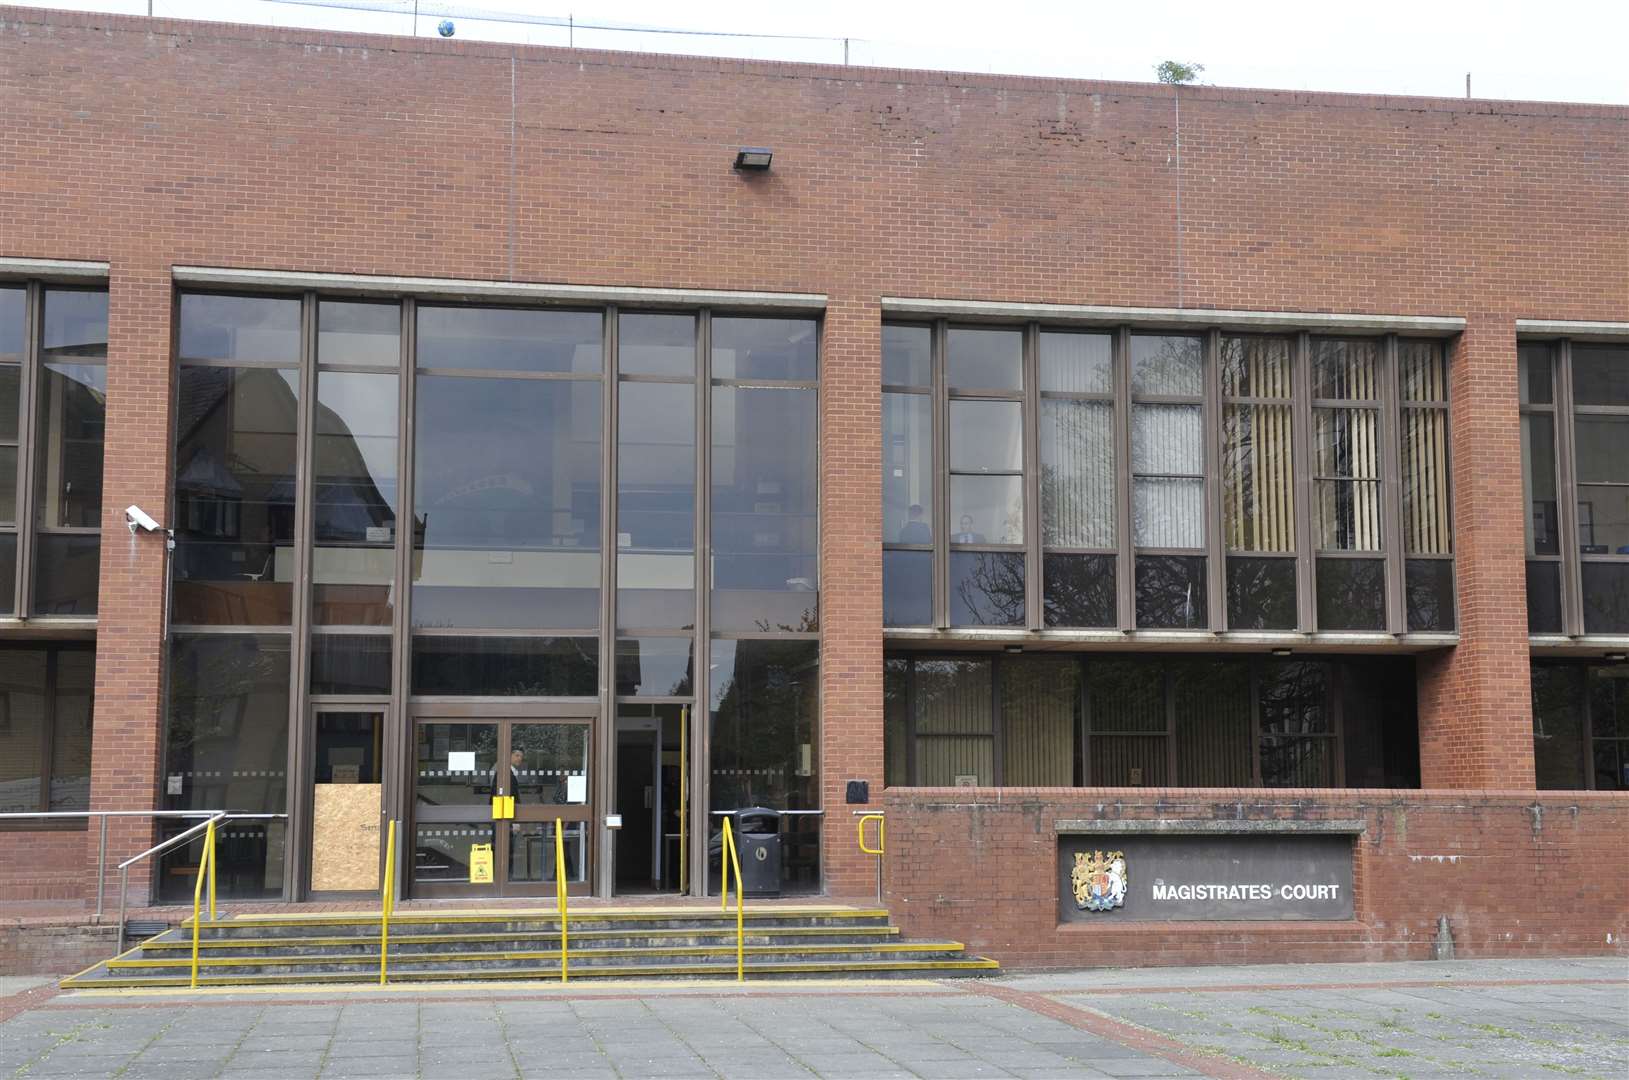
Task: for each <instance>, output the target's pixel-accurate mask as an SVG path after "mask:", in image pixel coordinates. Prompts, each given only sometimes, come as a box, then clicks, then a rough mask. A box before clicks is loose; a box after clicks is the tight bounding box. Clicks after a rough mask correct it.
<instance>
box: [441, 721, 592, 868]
mask: <svg viewBox="0 0 1629 1080" xmlns="http://www.w3.org/2000/svg"><path fill="white" fill-rule="evenodd" d="M413 742H414V754H413V761H414V766H413V829H412V840H413V861H412V867H413V871H412V891H413V895H416V896H548V895H552V894H553V893H554V888H555V844H554V833H555V822H556V820H559V821H560V822H561V831H562V835H563V837H564V841H565V844H564V847H565V863H566V884H567V887H568V889H569V891H570V892H571V893H572V894H573V895H585V894H587V892H588V891H589V880H590V879H589V862H590V859H591V857H592V856H591V853H590V851H589V843H588V839H589V828H588V826H589V822H591V821H592V820H593V812H594V808H593V793H592V791H591V790H590V779H589V775H590V774H589V762H590V761H591V760H592V748H593V747H592V744H593V718H592V717H588V716H581V717H549V718H547V719H543V718H537V717H515V718H509V717H505V718H494V719H489V718H464V717H457V718H453V717H434V716H421V717H418V718H417V719H416V720H415V723H414V739H413Z"/></svg>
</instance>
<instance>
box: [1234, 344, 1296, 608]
mask: <svg viewBox="0 0 1629 1080" xmlns="http://www.w3.org/2000/svg"><path fill="white" fill-rule="evenodd" d="M1293 345H1294V343H1293V342H1292V341H1290V340H1289V339H1288V338H1277V337H1255V336H1234V335H1228V336H1224V337H1223V338H1222V352H1221V367H1222V371H1221V375H1222V530H1223V535H1224V536H1225V538H1226V543H1227V625H1228V628H1229V629H1232V630H1294V629H1295V628H1296V625H1297V624H1298V622H1299V616H1298V613H1297V610H1296V586H1295V549H1296V544H1295V510H1296V508H1295V481H1294V475H1295V470H1294V464H1293V462H1294V453H1293V420H1292V407H1291V397H1292V393H1291V388H1292V385H1293V382H1292V377H1291V368H1292V364H1293V359H1294V350H1293Z"/></svg>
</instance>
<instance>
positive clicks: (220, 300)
mask: <svg viewBox="0 0 1629 1080" xmlns="http://www.w3.org/2000/svg"><path fill="white" fill-rule="evenodd" d="M178 337H179V339H180V355H181V358H182V359H184V360H268V361H273V362H276V363H284V364H296V363H299V360H300V301H299V300H296V299H293V298H290V297H274V296H205V295H202V294H198V293H192V294H186V295H183V296H182V297H181V325H180V328H179V332H178ZM183 415H185V410H184V408H183Z"/></svg>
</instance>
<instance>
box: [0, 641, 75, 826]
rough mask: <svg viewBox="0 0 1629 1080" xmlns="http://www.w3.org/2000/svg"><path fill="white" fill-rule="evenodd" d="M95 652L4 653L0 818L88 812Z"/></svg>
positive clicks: (46, 648)
mask: <svg viewBox="0 0 1629 1080" xmlns="http://www.w3.org/2000/svg"><path fill="white" fill-rule="evenodd" d="M95 666H96V661H95V654H94V653H93V652H92V651H91V650H90V649H89V648H88V647H86V646H82V645H55V646H52V645H26V646H7V647H5V648H0V813H9V814H17V813H34V812H39V811H73V810H89V809H90V759H91V698H92V693H93V690H94V684H95V679H96V676H95Z"/></svg>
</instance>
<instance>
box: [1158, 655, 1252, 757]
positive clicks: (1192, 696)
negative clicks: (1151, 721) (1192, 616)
mask: <svg viewBox="0 0 1629 1080" xmlns="http://www.w3.org/2000/svg"><path fill="white" fill-rule="evenodd" d="M1167 668H1168V670H1169V671H1170V675H1171V705H1172V711H1173V712H1174V713H1175V714H1176V715H1175V720H1176V730H1175V732H1174V734H1175V736H1176V747H1175V749H1176V759H1177V774H1176V782H1177V783H1178V784H1181V785H1183V786H1185V787H1249V786H1250V785H1251V784H1252V783H1253V782H1254V774H1255V763H1254V757H1253V755H1252V753H1251V745H1250V723H1251V719H1252V714H1251V703H1250V664H1249V663H1248V662H1245V661H1236V660H1210V659H1205V660H1201V659H1193V660H1173V661H1170V662H1169V663H1168V665H1167Z"/></svg>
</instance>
